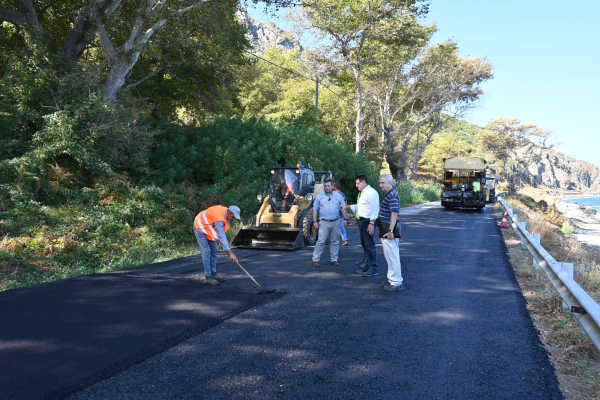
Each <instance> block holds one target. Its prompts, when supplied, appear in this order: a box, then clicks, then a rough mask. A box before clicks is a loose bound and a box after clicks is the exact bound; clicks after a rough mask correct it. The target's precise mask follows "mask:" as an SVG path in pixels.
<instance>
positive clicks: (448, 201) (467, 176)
mask: <svg viewBox="0 0 600 400" xmlns="http://www.w3.org/2000/svg"><path fill="white" fill-rule="evenodd" d="M485 164H486V162H485V160H484V159H482V158H479V157H454V158H449V159H444V177H443V184H444V186H442V192H441V194H440V200H441V203H442V206H444V207H445V208H446V209H452V208H457V207H461V208H463V207H465V208H475V209H478V210H481V209H482V208H484V207H485V201H486V200H485V194H484V193H483V192H482V191H483V190H484V188H483V185H481V187H480V189H481V191H480V193H479V195H478V196H476V194H475V192H474V191H473V183H474V182H475V181H476V180H477V179H478V178H479V179H481V178H483V173H484V172H483V171H484V170H485Z"/></svg>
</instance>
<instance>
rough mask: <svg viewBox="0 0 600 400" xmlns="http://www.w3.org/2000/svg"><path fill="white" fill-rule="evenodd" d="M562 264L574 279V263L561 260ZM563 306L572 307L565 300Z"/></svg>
mask: <svg viewBox="0 0 600 400" xmlns="http://www.w3.org/2000/svg"><path fill="white" fill-rule="evenodd" d="M560 266H561V267H562V269H564V270H565V271H566V272H567V275H568V276H569V278H571V279H573V263H565V262H561V263H560ZM563 308H566V309H570V308H569V306H568V305H567V303H565V302H564V301H563Z"/></svg>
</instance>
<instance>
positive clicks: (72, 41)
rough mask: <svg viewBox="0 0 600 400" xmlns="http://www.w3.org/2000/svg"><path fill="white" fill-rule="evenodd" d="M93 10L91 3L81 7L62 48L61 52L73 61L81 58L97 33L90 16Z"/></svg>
mask: <svg viewBox="0 0 600 400" xmlns="http://www.w3.org/2000/svg"><path fill="white" fill-rule="evenodd" d="M91 11H92V8H91V6H90V5H85V6H83V7H81V8H80V9H79V12H78V13H77V17H75V22H73V27H72V28H71V31H70V32H69V34H68V35H67V38H66V39H65V43H64V44H63V47H62V48H61V49H60V52H61V54H62V55H63V56H64V57H65V58H66V59H67V60H69V61H70V62H72V63H75V62H77V60H79V58H80V57H81V56H82V55H83V51H84V50H85V48H86V47H87V46H88V45H89V44H90V43H91V41H92V40H93V39H94V36H95V34H96V26H95V24H94V23H93V21H91V20H90V18H89V17H90V12H91Z"/></svg>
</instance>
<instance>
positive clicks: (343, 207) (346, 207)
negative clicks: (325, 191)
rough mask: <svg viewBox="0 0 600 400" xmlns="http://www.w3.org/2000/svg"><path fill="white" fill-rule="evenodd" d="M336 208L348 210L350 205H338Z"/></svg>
mask: <svg viewBox="0 0 600 400" xmlns="http://www.w3.org/2000/svg"><path fill="white" fill-rule="evenodd" d="M338 208H339V209H340V211H341V210H349V209H350V206H338Z"/></svg>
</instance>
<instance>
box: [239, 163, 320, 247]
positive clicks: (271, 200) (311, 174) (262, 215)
mask: <svg viewBox="0 0 600 400" xmlns="http://www.w3.org/2000/svg"><path fill="white" fill-rule="evenodd" d="M315 175H316V176H318V177H319V179H320V180H319V181H315ZM331 177H332V175H331V171H313V170H312V168H311V167H310V164H308V168H305V167H303V166H302V164H301V163H298V164H297V165H296V167H295V168H290V167H273V168H272V169H271V180H270V183H269V187H268V193H267V194H266V195H265V196H263V195H262V194H259V195H257V196H256V198H257V200H258V201H259V202H262V206H261V207H260V210H259V211H258V213H257V214H256V215H255V216H254V217H253V219H252V223H251V225H246V226H243V227H242V229H241V230H240V231H239V232H238V234H237V235H236V236H235V238H234V239H233V241H232V246H233V247H237V248H248V249H269V250H295V249H297V248H300V247H304V246H307V245H308V246H312V245H314V244H315V242H316V241H317V234H318V231H317V230H316V229H315V228H314V226H313V215H312V209H313V201H314V199H315V197H316V196H317V195H318V194H319V193H321V192H322V191H323V179H325V178H331Z"/></svg>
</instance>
